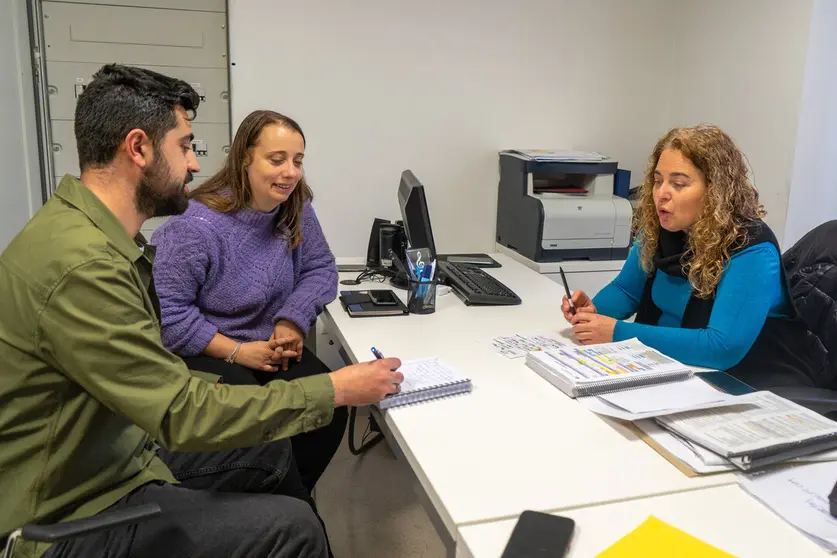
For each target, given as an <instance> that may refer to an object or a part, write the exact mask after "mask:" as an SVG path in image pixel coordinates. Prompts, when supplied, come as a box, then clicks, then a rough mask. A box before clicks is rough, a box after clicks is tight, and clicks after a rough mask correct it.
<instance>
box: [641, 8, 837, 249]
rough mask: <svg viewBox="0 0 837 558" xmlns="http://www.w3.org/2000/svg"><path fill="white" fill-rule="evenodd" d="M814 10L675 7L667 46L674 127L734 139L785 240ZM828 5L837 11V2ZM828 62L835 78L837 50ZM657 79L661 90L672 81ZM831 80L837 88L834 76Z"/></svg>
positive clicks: (772, 222) (773, 225)
mask: <svg viewBox="0 0 837 558" xmlns="http://www.w3.org/2000/svg"><path fill="white" fill-rule="evenodd" d="M812 3H813V2H812V0H792V1H788V0H734V1H731V0H701V1H690V2H678V3H677V12H676V17H675V18H674V20H673V21H672V22H670V25H671V26H672V28H673V29H674V30H675V34H674V37H673V38H672V42H671V45H670V47H671V51H672V53H673V54H674V56H675V68H676V71H675V73H674V75H673V76H672V78H673V79H672V82H673V89H672V97H671V99H672V103H671V113H670V117H669V118H670V124H671V125H672V126H691V125H694V124H697V123H699V122H710V123H712V124H717V125H718V126H720V127H721V128H722V129H724V130H725V131H726V132H727V133H728V134H730V136H732V138H733V139H734V140H735V141H736V143H737V144H738V146H739V147H740V148H741V150H742V151H743V152H744V153H745V154H746V156H747V158H748V159H749V161H750V165H751V166H752V169H753V172H754V176H755V184H756V186H757V187H758V189H759V193H760V195H761V201H762V203H763V204H764V206H765V208H766V209H767V211H768V216H767V218H766V221H767V223H768V224H769V225H770V226H771V228H772V229H773V231H774V232H775V233H776V237H777V238H778V239H779V240H780V241H781V240H782V238H783V235H784V232H783V231H784V228H785V214H786V211H787V203H788V193H789V190H790V182H791V174H792V168H793V156H794V145H795V142H796V136H797V125H798V121H799V108H800V100H801V97H802V81H803V74H804V71H805V58H806V52H807V48H808V30H809V25H810V21H811V9H812ZM827 3H830V4H831V6H832V7H831V8H830V9H831V11H834V6H835V5H837V2H834V1H833V0H827ZM834 29H835V28H834V27H833V26H832V30H834ZM829 40H830V42H831V45H835V44H837V42H835V39H834V38H833V37H832V38H830V39H829ZM823 54H824V53H823ZM830 56H831V60H832V72H833V68H834V66H833V60H834V56H835V51H834V50H832V51H831V53H830ZM657 79H658V80H659V81H660V82H663V83H664V82H665V81H666V80H667V77H666V76H658V78H657ZM831 79H832V83H837V82H835V81H834V79H835V78H834V77H833V75H832V76H831ZM833 91H834V90H832V92H833ZM831 98H832V100H833V99H835V98H836V97H834V96H833V95H832V97H831ZM831 153H832V155H833V154H834V153H837V151H832V152H831Z"/></svg>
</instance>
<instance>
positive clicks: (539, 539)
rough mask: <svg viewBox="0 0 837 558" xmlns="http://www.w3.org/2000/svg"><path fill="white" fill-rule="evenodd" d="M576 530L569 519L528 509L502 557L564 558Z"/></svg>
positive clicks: (513, 532)
mask: <svg viewBox="0 0 837 558" xmlns="http://www.w3.org/2000/svg"><path fill="white" fill-rule="evenodd" d="M574 531H575V521H573V520H572V519H570V518H569V517H561V516H559V515H550V514H548V513H541V512H536V511H531V510H526V511H524V512H523V513H522V514H520V518H519V519H518V520H517V525H515V526H514V531H512V534H511V537H509V542H508V544H506V549H505V550H504V551H503V556H502V558H541V557H543V558H547V557H548V558H558V557H560V556H566V555H567V552H568V551H569V550H570V542H571V541H572V538H573V532H574Z"/></svg>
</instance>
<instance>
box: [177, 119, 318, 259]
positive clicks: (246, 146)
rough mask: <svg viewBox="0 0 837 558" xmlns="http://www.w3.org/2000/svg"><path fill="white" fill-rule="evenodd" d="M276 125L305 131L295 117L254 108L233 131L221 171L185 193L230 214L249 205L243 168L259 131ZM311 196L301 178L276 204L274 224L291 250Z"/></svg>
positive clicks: (299, 236)
mask: <svg viewBox="0 0 837 558" xmlns="http://www.w3.org/2000/svg"><path fill="white" fill-rule="evenodd" d="M274 124H275V125H278V126H281V127H283V128H287V129H289V130H293V131H294V132H297V133H299V135H301V136H302V143H303V145H305V134H304V133H302V128H301V127H300V126H299V124H297V123H296V121H295V120H293V119H292V118H289V117H287V116H285V115H284V114H279V113H278V112H274V111H272V110H257V111H253V112H251V113H250V114H248V115H247V118H245V119H244V120H243V121H242V122H241V125H240V126H239V127H238V130H237V131H236V132H235V138H233V142H232V146H231V147H230V152H229V154H228V155H227V159H226V160H225V161H224V166H223V167H221V170H219V171H218V172H216V173H215V174H214V175H212V176H211V177H210V178H209V179H207V181H206V182H204V183H203V184H201V185H200V187H199V188H196V189H195V190H194V191H192V192H191V193H190V194H189V197H190V198H191V199H193V200H197V201H199V202H201V203H202V204H204V205H206V206H207V207H209V208H210V209H214V210H215V211H220V212H222V213H231V212H233V211H240V210H242V209H245V208H247V207H250V202H251V201H252V199H253V190H252V188H251V187H250V179H249V178H248V177H247V167H248V166H249V165H250V163H251V161H252V157H253V153H252V149H253V148H254V147H255V146H256V144H257V143H258V141H259V137H260V136H261V133H262V130H264V129H265V128H266V127H268V126H270V125H274ZM312 199H314V192H312V191H311V187H310V186H308V183H307V182H305V177H304V176H303V177H302V179H301V180H300V181H299V184H297V186H296V188H294V191H293V192H291V195H290V196H289V197H288V199H287V201H285V202H284V203H283V204H282V205H281V206H280V207H279V215H278V216H277V221H276V226H277V228H278V229H280V230H282V231H283V232H284V233H286V234H287V235H288V239H289V242H288V245H289V248H290V249H291V250H293V249H294V248H296V247H297V246H299V245H300V243H301V242H302V211H303V209H304V208H305V202H306V201H310V200H312Z"/></svg>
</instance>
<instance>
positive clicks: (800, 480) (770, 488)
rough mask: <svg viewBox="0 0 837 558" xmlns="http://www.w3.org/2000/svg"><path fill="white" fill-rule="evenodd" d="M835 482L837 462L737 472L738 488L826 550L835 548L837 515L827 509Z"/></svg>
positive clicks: (836, 541) (836, 542)
mask: <svg viewBox="0 0 837 558" xmlns="http://www.w3.org/2000/svg"><path fill="white" fill-rule="evenodd" d="M835 482H837V463H819V464H816V465H805V466H801V467H789V468H784V469H778V470H776V471H771V472H766V473H762V474H758V475H752V476H745V475H742V476H741V488H743V489H744V490H746V491H747V492H749V493H750V494H751V495H753V496H754V497H755V498H756V499H758V500H760V501H761V502H762V503H763V504H764V505H765V506H767V507H768V508H770V509H771V510H773V512H775V513H776V514H777V515H779V516H780V517H781V518H782V519H784V520H785V521H787V522H788V523H790V524H791V525H793V526H794V527H796V528H797V529H798V530H800V531H802V533H803V534H804V535H805V536H807V537H808V538H809V539H811V540H812V541H814V542H815V543H817V544H818V545H820V546H821V547H823V548H824V549H826V550H828V551H829V552H835V551H837V518H834V517H832V516H831V514H830V513H829V511H828V510H829V502H828V495H829V493H830V492H831V490H832V488H834V484H835Z"/></svg>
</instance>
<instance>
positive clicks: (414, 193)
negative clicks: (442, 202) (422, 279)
mask: <svg viewBox="0 0 837 558" xmlns="http://www.w3.org/2000/svg"><path fill="white" fill-rule="evenodd" d="M398 205H399V206H400V207H401V219H402V220H403V221H404V232H405V233H406V234H407V243H408V244H409V245H410V248H429V249H430V257H431V258H435V257H436V243H435V242H433V229H432V227H431V226H430V212H429V211H428V210H427V197H426V196H425V195H424V186H422V184H421V182H419V180H418V178H416V175H415V174H413V171H411V170H405V171H404V172H402V173H401V184H400V185H399V186H398Z"/></svg>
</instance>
